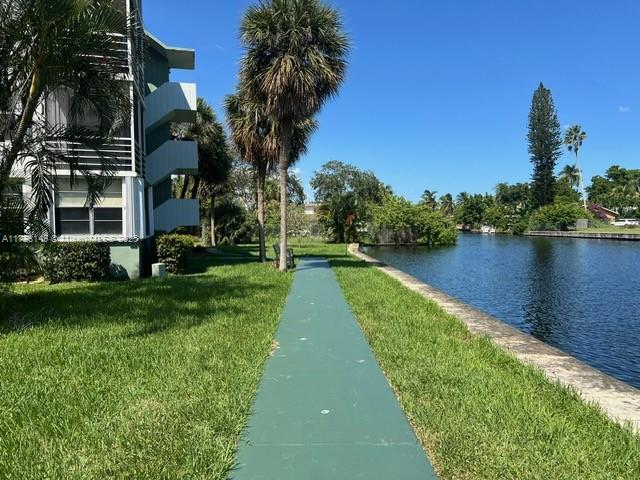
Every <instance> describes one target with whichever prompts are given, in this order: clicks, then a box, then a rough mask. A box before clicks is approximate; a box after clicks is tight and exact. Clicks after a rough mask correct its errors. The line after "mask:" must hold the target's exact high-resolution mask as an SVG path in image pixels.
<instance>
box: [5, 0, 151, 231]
mask: <svg viewBox="0 0 640 480" xmlns="http://www.w3.org/2000/svg"><path fill="white" fill-rule="evenodd" d="M0 8H2V12H0V53H2V55H0V112H3V120H0V127H1V128H2V131H0V138H3V139H9V141H8V142H6V143H4V144H3V143H0V189H3V188H4V187H5V186H6V185H7V182H8V179H9V176H10V175H11V172H12V170H13V168H14V166H15V165H16V164H20V165H21V168H22V169H23V170H24V173H25V176H27V177H30V181H31V182H30V183H31V186H32V196H31V201H30V202H29V208H28V209H27V211H26V212H25V213H26V214H27V215H28V216H29V217H30V218H31V219H34V220H35V219H38V220H41V219H43V218H45V216H46V214H47V211H48V208H49V205H50V203H51V195H52V193H51V192H52V189H53V185H54V181H55V180H54V179H55V173H56V170H59V169H64V170H70V171H71V174H72V175H71V176H72V178H73V177H74V176H75V175H76V174H77V173H80V174H82V175H83V176H85V178H86V180H87V184H88V186H89V188H88V198H87V200H88V203H89V204H92V205H93V204H95V203H96V202H97V201H98V200H99V198H100V194H101V192H102V190H103V189H104V188H105V187H106V185H107V184H108V183H109V182H110V178H109V177H110V176H111V175H112V172H113V169H114V167H113V164H114V159H113V158H112V157H111V156H109V155H106V154H104V152H103V151H101V150H100V147H101V146H103V145H104V144H107V143H109V142H110V141H111V140H112V139H113V137H114V136H116V135H117V133H118V132H119V131H120V130H121V129H122V128H124V127H126V126H127V125H128V124H129V116H130V113H131V96H130V91H129V85H128V84H127V83H126V82H123V81H122V74H123V71H128V67H129V65H128V64H127V63H125V64H124V65H123V61H122V57H121V56H120V54H119V53H118V52H120V51H121V38H122V37H118V34H119V35H122V36H124V37H125V38H127V39H129V41H130V42H131V44H132V45H133V46H134V48H133V52H132V53H133V55H132V60H131V61H132V64H133V71H134V72H135V71H137V66H138V65H139V64H140V62H141V55H142V48H141V45H142V35H143V32H142V29H141V26H140V25H139V24H138V23H137V22H136V20H135V19H134V18H128V17H127V15H126V14H125V13H123V12H122V11H121V10H120V9H119V8H118V6H117V5H116V4H115V3H114V2H112V1H106V0H86V1H77V0H56V1H55V2H54V1H51V0H31V1H11V2H7V1H5V2H2V5H1V7H0ZM97 59H98V60H97ZM123 69H124V70H123ZM60 95H65V96H67V97H68V99H69V112H68V113H69V122H68V124H66V125H59V124H57V125H52V124H50V123H49V122H47V119H46V118H45V117H44V115H41V114H39V113H37V107H38V106H39V105H41V104H42V102H43V101H46V100H47V99H49V98H52V97H53V96H60ZM87 117H91V118H92V122H91V123H92V126H91V127H87V126H83V123H86V122H83V120H84V119H86V118H87ZM73 142H75V143H80V144H83V145H85V146H87V147H88V148H91V149H94V150H95V151H96V154H97V156H98V158H99V159H100V163H101V164H102V171H101V173H100V174H99V175H95V174H92V173H91V172H90V171H88V170H86V169H85V168H83V167H81V166H80V165H79V164H78V157H77V154H75V153H74V152H72V151H66V149H64V150H65V151H64V152H62V151H61V149H60V148H58V147H60V146H64V145H66V144H67V143H73Z"/></svg>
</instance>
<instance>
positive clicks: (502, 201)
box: [496, 183, 531, 215]
mask: <svg viewBox="0 0 640 480" xmlns="http://www.w3.org/2000/svg"><path fill="white" fill-rule="evenodd" d="M496 203H497V204H498V205H502V206H505V207H507V209H508V211H509V214H511V215H516V214H518V215H525V214H526V213H527V212H528V211H529V208H530V205H531V186H530V185H529V184H528V183H515V184H509V183H499V184H498V185H496Z"/></svg>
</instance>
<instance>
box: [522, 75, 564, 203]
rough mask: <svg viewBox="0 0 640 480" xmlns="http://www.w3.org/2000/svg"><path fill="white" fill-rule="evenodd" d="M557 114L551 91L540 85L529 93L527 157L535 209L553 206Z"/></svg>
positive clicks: (558, 139) (558, 149) (559, 141)
mask: <svg viewBox="0 0 640 480" xmlns="http://www.w3.org/2000/svg"><path fill="white" fill-rule="evenodd" d="M560 134H561V132H560V122H559V121H558V112H557V110H556V107H555V106H554V104H553V97H552V96H551V90H549V89H548V88H545V86H544V85H543V84H542V83H540V86H539V87H538V89H537V90H536V91H535V92H534V93H533V100H532V101H531V111H530V112H529V134H528V139H529V154H530V155H531V163H532V164H533V175H532V188H531V193H532V200H533V207H534V208H538V207H542V206H544V205H548V204H550V203H553V199H554V194H555V192H554V190H555V183H556V177H555V174H554V170H555V168H556V163H557V162H558V159H559V158H560V155H561V153H562V139H561V135H560Z"/></svg>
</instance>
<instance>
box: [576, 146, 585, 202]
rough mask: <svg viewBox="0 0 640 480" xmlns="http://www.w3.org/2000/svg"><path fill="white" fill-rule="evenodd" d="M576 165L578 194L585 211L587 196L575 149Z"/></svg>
mask: <svg viewBox="0 0 640 480" xmlns="http://www.w3.org/2000/svg"><path fill="white" fill-rule="evenodd" d="M576 167H577V168H578V178H579V180H578V181H579V183H580V194H581V195H582V203H583V204H584V211H585V212H586V211H587V196H586V195H585V193H584V179H583V178H582V169H581V168H580V162H579V161H578V152H577V151H576Z"/></svg>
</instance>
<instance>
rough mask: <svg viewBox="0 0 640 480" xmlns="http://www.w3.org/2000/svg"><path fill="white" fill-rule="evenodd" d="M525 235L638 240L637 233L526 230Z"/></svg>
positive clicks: (639, 237)
mask: <svg viewBox="0 0 640 480" xmlns="http://www.w3.org/2000/svg"><path fill="white" fill-rule="evenodd" d="M524 235H525V236H527V237H564V238H591V239H594V240H623V241H628V242H640V234H637V233H595V232H594V233H586V232H552V231H540V232H527V233H525V234H524Z"/></svg>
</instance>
